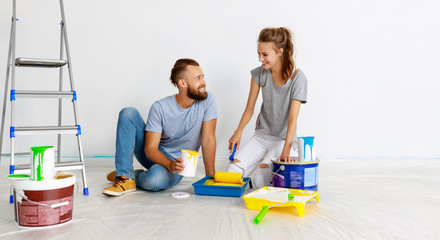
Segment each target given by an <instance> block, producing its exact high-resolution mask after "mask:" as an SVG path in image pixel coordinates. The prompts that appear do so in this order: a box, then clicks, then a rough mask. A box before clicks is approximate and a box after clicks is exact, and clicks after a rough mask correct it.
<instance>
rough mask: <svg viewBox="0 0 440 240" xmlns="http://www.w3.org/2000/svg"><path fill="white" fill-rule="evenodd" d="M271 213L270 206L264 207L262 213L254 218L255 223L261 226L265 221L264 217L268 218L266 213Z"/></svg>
mask: <svg viewBox="0 0 440 240" xmlns="http://www.w3.org/2000/svg"><path fill="white" fill-rule="evenodd" d="M267 212H269V207H268V206H263V209H261V211H260V213H258V215H257V216H256V217H255V218H254V223H255V224H259V223H260V222H261V220H263V218H264V216H266V213H267Z"/></svg>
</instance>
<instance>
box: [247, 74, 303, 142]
mask: <svg viewBox="0 0 440 240" xmlns="http://www.w3.org/2000/svg"><path fill="white" fill-rule="evenodd" d="M251 75H252V78H253V79H254V81H255V82H256V83H258V85H260V87H261V89H262V90H261V91H262V93H263V104H262V105H261V110H260V114H259V115H258V118H257V124H256V127H255V129H256V130H258V129H263V130H265V131H266V132H267V133H268V134H270V135H273V136H279V137H281V138H283V139H286V132H287V120H288V118H289V110H290V104H291V102H292V100H293V99H296V100H299V101H301V103H306V102H307V78H306V76H305V75H304V73H303V72H302V71H301V70H298V71H297V73H296V74H295V76H294V77H293V78H291V79H289V80H288V81H287V82H286V84H284V85H283V86H281V87H278V86H277V85H275V82H274V81H273V79H272V74H271V71H270V69H264V68H263V67H262V66H260V67H257V68H255V69H253V70H252V71H251ZM295 135H296V134H295Z"/></svg>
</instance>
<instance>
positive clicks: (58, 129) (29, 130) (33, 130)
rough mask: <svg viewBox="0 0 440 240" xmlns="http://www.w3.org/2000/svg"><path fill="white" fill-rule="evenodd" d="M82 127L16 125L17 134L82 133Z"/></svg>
mask: <svg viewBox="0 0 440 240" xmlns="http://www.w3.org/2000/svg"><path fill="white" fill-rule="evenodd" d="M80 129H81V128H80V127H79V126H31V127H15V128H14V132H15V135H25V134H43V133H47V134H51V133H55V134H68V133H77V134H78V132H79V134H81V132H80V131H81V130H80Z"/></svg>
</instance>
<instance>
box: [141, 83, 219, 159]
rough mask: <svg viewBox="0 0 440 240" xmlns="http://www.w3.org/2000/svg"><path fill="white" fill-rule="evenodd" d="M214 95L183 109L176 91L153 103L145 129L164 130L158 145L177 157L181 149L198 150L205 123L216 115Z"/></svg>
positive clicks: (209, 95) (151, 130) (149, 130)
mask: <svg viewBox="0 0 440 240" xmlns="http://www.w3.org/2000/svg"><path fill="white" fill-rule="evenodd" d="M217 116H218V113H217V104H216V101H215V98H214V95H212V94H211V93H209V92H208V98H207V99H205V100H203V101H195V102H194V103H193V105H191V107H189V108H181V107H180V106H179V105H178V104H177V101H176V94H175V95H172V96H168V97H165V98H162V99H160V100H158V101H156V102H155V103H153V105H152V106H151V109H150V112H149V114H148V120H147V123H146V125H145V131H148V132H157V133H161V134H162V135H161V137H160V143H159V146H160V147H162V148H163V149H164V150H165V151H166V152H167V153H168V154H170V155H171V156H172V157H174V158H178V157H180V150H181V149H188V150H193V151H199V149H200V145H201V138H202V124H203V122H205V121H209V120H212V119H215V118H217Z"/></svg>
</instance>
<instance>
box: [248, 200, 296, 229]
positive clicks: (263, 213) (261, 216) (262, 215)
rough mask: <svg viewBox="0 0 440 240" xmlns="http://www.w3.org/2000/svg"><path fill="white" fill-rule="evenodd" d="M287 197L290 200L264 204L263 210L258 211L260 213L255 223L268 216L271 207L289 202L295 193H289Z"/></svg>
mask: <svg viewBox="0 0 440 240" xmlns="http://www.w3.org/2000/svg"><path fill="white" fill-rule="evenodd" d="M287 198H288V199H289V200H287V201H285V202H281V203H277V204H275V205H272V206H263V208H262V209H261V211H260V212H259V213H258V215H257V216H256V217H255V218H254V223H255V224H259V223H260V222H261V220H263V218H264V216H266V214H267V212H269V209H271V208H273V207H275V206H278V205H282V204H285V203H288V202H291V201H293V194H292V193H289V195H287Z"/></svg>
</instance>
